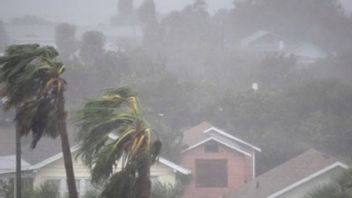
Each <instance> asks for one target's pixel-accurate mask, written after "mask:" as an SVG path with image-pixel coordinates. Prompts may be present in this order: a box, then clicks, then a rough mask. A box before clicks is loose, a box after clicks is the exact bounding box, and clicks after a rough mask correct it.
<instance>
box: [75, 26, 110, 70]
mask: <svg viewBox="0 0 352 198" xmlns="http://www.w3.org/2000/svg"><path fill="white" fill-rule="evenodd" d="M104 45H105V37H104V35H103V34H102V33H101V32H97V31H88V32H85V33H84V34H83V35H82V41H81V45H80V51H79V55H80V57H81V59H82V60H83V62H84V63H86V64H88V65H95V64H96V63H98V61H99V60H100V59H101V58H102V56H103V55H104Z"/></svg>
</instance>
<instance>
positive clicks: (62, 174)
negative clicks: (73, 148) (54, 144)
mask: <svg viewBox="0 0 352 198" xmlns="http://www.w3.org/2000/svg"><path fill="white" fill-rule="evenodd" d="M73 169H74V173H75V178H76V185H77V191H79V192H85V191H86V190H88V189H89V186H90V179H89V178H90V173H89V170H88V168H87V167H86V166H85V165H84V164H83V163H82V161H81V160H76V159H73ZM34 175H35V176H34V187H38V186H40V185H41V184H42V183H44V182H45V181H47V180H60V189H59V190H60V192H61V193H62V194H64V193H65V192H67V190H66V171H65V165H64V160H63V159H62V158H61V159H59V160H57V161H55V162H53V163H51V164H49V165H47V166H45V167H43V168H41V169H39V170H37V172H35V174H34ZM81 194H83V193H80V195H81Z"/></svg>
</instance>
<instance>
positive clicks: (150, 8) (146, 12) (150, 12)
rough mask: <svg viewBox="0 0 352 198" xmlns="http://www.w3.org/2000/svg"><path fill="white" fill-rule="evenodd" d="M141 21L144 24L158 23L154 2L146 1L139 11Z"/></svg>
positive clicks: (151, 0) (152, 0)
mask: <svg viewBox="0 0 352 198" xmlns="http://www.w3.org/2000/svg"><path fill="white" fill-rule="evenodd" d="M138 17H139V21H140V22H142V23H143V24H146V23H154V22H155V21H156V11H155V3H154V0H144V1H143V3H142V4H141V6H140V7H139V10H138Z"/></svg>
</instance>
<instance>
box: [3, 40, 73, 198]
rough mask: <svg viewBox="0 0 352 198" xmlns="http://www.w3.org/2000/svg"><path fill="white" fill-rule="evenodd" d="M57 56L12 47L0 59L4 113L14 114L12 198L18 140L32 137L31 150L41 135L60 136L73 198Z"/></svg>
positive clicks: (18, 165)
mask: <svg viewBox="0 0 352 198" xmlns="http://www.w3.org/2000/svg"><path fill="white" fill-rule="evenodd" d="M57 56H58V52H57V51H56V50H55V49H54V48H52V47H40V46H39V45H37V44H29V45H14V46H10V47H9V48H7V50H6V52H5V55H4V56H3V57H0V97H2V98H3V101H4V104H3V105H4V106H3V107H4V109H5V110H9V109H15V110H16V118H15V122H16V197H17V198H20V197H21V175H20V174H21V145H20V138H21V136H24V135H28V134H30V133H32V136H33V140H32V144H31V148H33V149H34V148H35V146H36V144H37V142H38V141H39V139H40V138H41V137H42V135H49V136H51V137H57V136H59V135H60V137H61V142H62V152H63V156H64V161H65V168H66V174H67V184H68V190H69V196H70V198H77V191H76V183H75V179H74V173H73V166H72V158H71V152H70V146H69V141H68V136H67V129H66V112H65V108H64V107H65V100H64V95H63V94H64V90H65V85H66V82H65V81H64V79H62V78H61V74H62V73H63V72H64V66H63V64H62V63H60V62H58V61H56V57H57Z"/></svg>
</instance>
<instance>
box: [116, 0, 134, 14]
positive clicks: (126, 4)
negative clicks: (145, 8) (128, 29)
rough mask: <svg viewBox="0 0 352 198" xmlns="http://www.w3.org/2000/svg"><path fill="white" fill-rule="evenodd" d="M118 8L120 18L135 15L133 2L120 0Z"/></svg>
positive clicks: (131, 0)
mask: <svg viewBox="0 0 352 198" xmlns="http://www.w3.org/2000/svg"><path fill="white" fill-rule="evenodd" d="M117 8H118V14H119V16H121V17H128V16H131V15H132V14H133V0H118V6H117Z"/></svg>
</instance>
